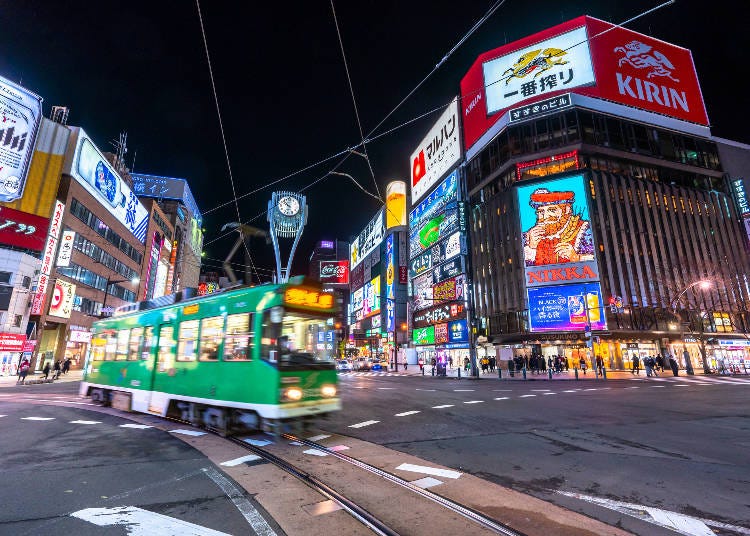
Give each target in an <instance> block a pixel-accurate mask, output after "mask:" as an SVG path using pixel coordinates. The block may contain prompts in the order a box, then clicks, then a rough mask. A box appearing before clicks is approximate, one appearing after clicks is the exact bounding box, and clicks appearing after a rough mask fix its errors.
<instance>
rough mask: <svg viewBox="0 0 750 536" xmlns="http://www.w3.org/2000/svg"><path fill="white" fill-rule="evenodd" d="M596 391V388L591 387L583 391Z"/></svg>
mask: <svg viewBox="0 0 750 536" xmlns="http://www.w3.org/2000/svg"><path fill="white" fill-rule="evenodd" d="M598 390H599V389H597V388H596V387H592V388H590V389H584V391H598Z"/></svg>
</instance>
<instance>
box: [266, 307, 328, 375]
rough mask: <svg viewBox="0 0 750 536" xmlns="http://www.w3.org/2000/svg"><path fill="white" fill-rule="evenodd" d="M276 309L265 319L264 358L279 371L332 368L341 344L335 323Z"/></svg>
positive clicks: (269, 312) (267, 314)
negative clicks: (310, 366) (318, 366)
mask: <svg viewBox="0 0 750 536" xmlns="http://www.w3.org/2000/svg"><path fill="white" fill-rule="evenodd" d="M274 309H275V310H274V311H266V313H265V314H264V315H263V339H262V347H263V350H262V355H263V358H266V359H268V360H269V361H277V362H278V364H279V366H280V367H286V366H297V365H306V364H315V363H327V364H333V360H334V357H335V355H336V345H337V343H338V341H337V339H336V333H335V330H334V326H333V319H328V318H320V317H314V316H312V315H306V314H304V313H298V312H292V311H283V313H282V312H281V311H279V309H280V308H274Z"/></svg>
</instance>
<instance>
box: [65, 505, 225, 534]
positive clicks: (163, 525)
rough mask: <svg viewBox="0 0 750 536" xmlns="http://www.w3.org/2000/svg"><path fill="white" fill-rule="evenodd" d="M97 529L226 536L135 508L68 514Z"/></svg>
mask: <svg viewBox="0 0 750 536" xmlns="http://www.w3.org/2000/svg"><path fill="white" fill-rule="evenodd" d="M70 515H71V516H73V517H77V518H78V519H82V520H83V521H88V522H89V523H93V524H94V525H97V526H99V527H108V526H111V525H115V526H119V527H121V528H123V529H125V530H126V531H127V532H126V534H128V535H130V536H173V535H175V534H181V535H185V536H188V535H189V536H229V535H228V534H227V533H226V532H219V531H218V530H213V529H209V528H206V527H201V526H200V525H194V524H193V523H188V522H187V521H182V520H179V519H175V518H174V517H169V516H165V515H162V514H157V513H156V512H149V511H148V510H142V509H141V508H138V507H136V506H116V507H113V508H86V509H84V510H78V511H77V512H73V513H72V514H70Z"/></svg>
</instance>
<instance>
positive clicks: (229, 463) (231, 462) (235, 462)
mask: <svg viewBox="0 0 750 536" xmlns="http://www.w3.org/2000/svg"><path fill="white" fill-rule="evenodd" d="M260 459H261V457H260V456H256V455H255V454H248V455H247V456H241V457H239V458H235V459H234V460H227V461H225V462H223V463H220V464H219V465H223V466H224V467H234V466H236V465H240V464H241V463H245V462H254V461H255V460H260Z"/></svg>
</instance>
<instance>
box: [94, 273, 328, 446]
mask: <svg viewBox="0 0 750 536" xmlns="http://www.w3.org/2000/svg"><path fill="white" fill-rule="evenodd" d="M181 298H182V294H180V293H178V294H177V295H171V296H164V297H162V298H159V299H158V300H152V301H146V302H140V303H138V304H133V305H131V306H127V307H128V308H129V309H131V310H129V311H128V310H126V311H122V310H118V311H117V313H116V316H114V317H112V318H109V319H106V320H101V321H98V322H96V323H95V324H94V334H93V337H92V341H91V351H90V352H89V356H88V359H87V362H86V366H85V369H84V377H83V381H82V382H81V390H80V394H81V395H82V396H91V398H92V399H93V400H96V401H99V402H102V403H105V404H110V403H111V404H112V405H113V406H115V407H118V408H121V409H127V410H131V411H137V412H142V413H151V414H155V415H160V416H163V417H164V416H168V417H175V418H179V419H182V420H185V421H189V422H191V423H194V424H196V425H202V426H208V427H211V428H215V429H218V430H221V431H224V432H229V431H232V430H234V429H237V428H251V429H262V430H267V431H272V432H278V431H279V430H282V429H283V428H284V427H285V426H286V425H295V426H297V425H299V424H300V423H304V422H305V421H308V420H311V419H313V418H314V417H316V416H320V415H323V414H326V413H329V412H331V411H336V410H339V409H341V400H340V398H339V393H338V386H337V383H338V379H337V375H336V369H335V364H334V359H333V354H334V352H335V344H333V343H331V341H335V340H336V338H335V336H334V334H333V330H334V325H333V320H332V319H333V317H334V316H335V313H336V310H335V303H334V299H333V295H332V294H326V293H323V292H322V289H321V287H320V286H319V285H317V284H311V283H309V282H308V281H306V280H305V279H304V278H303V277H296V278H291V279H290V280H289V282H288V283H285V284H281V285H274V284H267V285H261V286H257V287H242V288H237V289H231V290H227V291H223V292H220V293H216V294H211V295H208V296H204V297H198V298H190V299H181ZM159 300H162V301H167V300H168V301H172V302H173V303H170V304H167V305H161V306H159V305H158V303H159Z"/></svg>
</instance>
